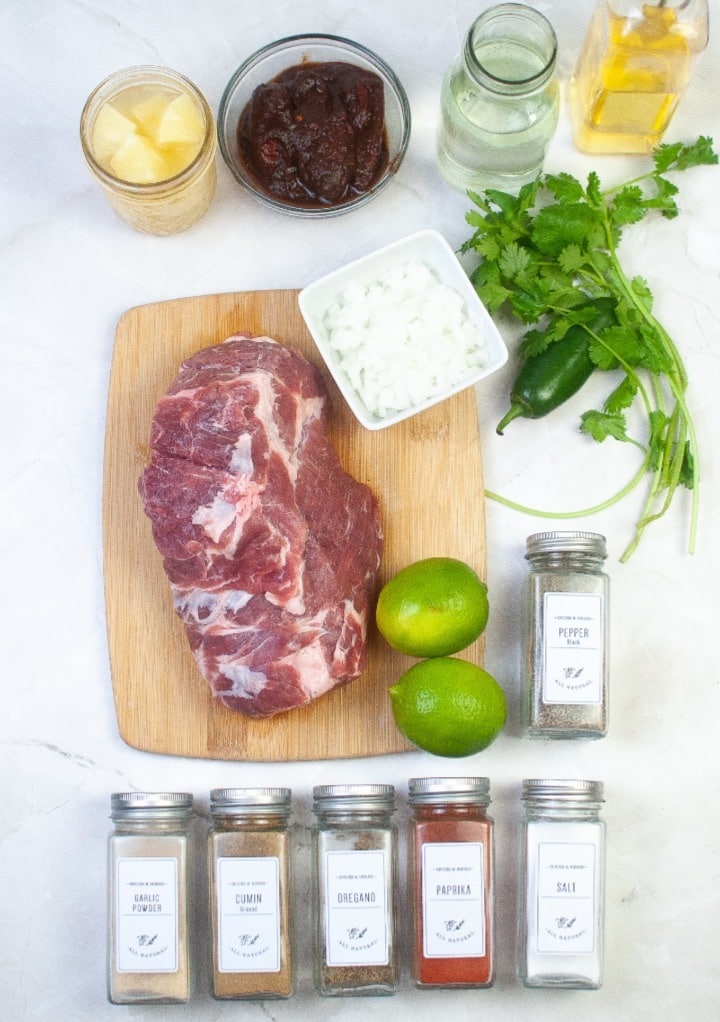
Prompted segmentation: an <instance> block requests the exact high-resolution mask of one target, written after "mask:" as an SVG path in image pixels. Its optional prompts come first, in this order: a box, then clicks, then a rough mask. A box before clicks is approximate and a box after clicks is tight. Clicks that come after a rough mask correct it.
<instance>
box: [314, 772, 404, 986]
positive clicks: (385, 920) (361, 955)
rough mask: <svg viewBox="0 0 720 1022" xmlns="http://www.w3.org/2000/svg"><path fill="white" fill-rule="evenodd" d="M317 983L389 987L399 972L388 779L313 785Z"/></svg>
mask: <svg viewBox="0 0 720 1022" xmlns="http://www.w3.org/2000/svg"><path fill="white" fill-rule="evenodd" d="M313 796H314V798H313V808H314V811H315V815H316V823H315V826H314V828H313V864H314V870H313V871H314V881H315V884H314V897H313V909H314V931H315V941H314V951H315V956H314V962H315V970H314V972H315V986H316V989H317V990H318V992H319V993H321V994H323V995H325V996H346V995H352V994H360V995H377V994H394V993H395V991H396V990H397V984H398V974H399V955H398V933H397V925H398V915H397V913H398V904H397V898H398V862H397V828H396V826H395V823H394V822H393V820H392V815H393V812H394V809H395V789H394V787H393V786H392V785H391V784H355V785H353V784H328V785H318V786H316V787H315V788H314V789H313Z"/></svg>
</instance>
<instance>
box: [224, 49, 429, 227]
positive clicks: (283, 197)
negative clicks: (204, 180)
mask: <svg viewBox="0 0 720 1022" xmlns="http://www.w3.org/2000/svg"><path fill="white" fill-rule="evenodd" d="M410 120H411V118H410V104H409V103H408V99H407V95H406V93H405V89H404V88H403V86H402V84H401V82H400V81H399V79H398V78H397V76H396V75H395V73H394V72H393V71H392V69H391V68H390V67H388V65H387V64H386V63H385V62H384V61H383V60H381V58H380V57H378V56H376V54H374V53H372V52H371V51H370V50H368V49H366V48H365V47H364V46H361V45H360V44H359V43H354V42H351V41H350V40H348V39H343V38H342V37H340V36H333V35H296V36H288V37H287V38H285V39H280V40H278V41H277V42H274V43H271V44H269V45H268V46H264V47H263V48H262V49H260V50H258V51H257V52H256V53H254V54H253V55H252V56H251V57H249V58H248V59H247V60H246V61H245V62H244V63H243V64H241V66H240V67H239V68H238V69H237V71H236V72H235V73H234V74H233V76H232V77H231V79H230V81H229V82H228V84H227V86H226V88H225V91H224V93H223V96H222V98H221V100H220V107H219V110H218V140H219V145H220V151H221V153H222V155H223V158H224V160H225V162H226V163H227V165H228V167H229V169H230V171H231V172H232V174H233V176H234V177H235V179H236V180H237V181H238V182H239V183H240V184H241V185H242V186H243V187H244V188H246V189H247V190H248V191H249V192H250V193H251V194H252V195H253V196H254V197H255V198H256V199H258V200H259V201H260V202H262V203H264V204H265V205H267V206H270V207H272V208H273V209H276V210H279V211H280V212H283V213H290V214H292V215H294V216H299V217H309V218H312V217H328V216H337V215H339V214H342V213H348V212H349V211H350V210H353V209H357V208H358V207H359V206H364V205H365V204H366V203H367V202H369V201H370V200H371V199H372V198H374V197H375V196H376V195H377V194H378V193H379V192H381V191H382V190H383V189H384V188H385V187H386V186H387V185H388V184H389V183H390V181H392V179H393V178H394V177H395V174H396V173H397V171H398V169H399V167H400V165H401V163H402V161H403V157H404V156H405V152H406V150H407V146H408V142H409V140H410Z"/></svg>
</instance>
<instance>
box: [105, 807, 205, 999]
mask: <svg viewBox="0 0 720 1022" xmlns="http://www.w3.org/2000/svg"><path fill="white" fill-rule="evenodd" d="M192 804H193V799H192V795H190V794H187V793H184V792H179V793H178V792H157V793H155V792H118V793H115V794H113V795H112V796H111V800H110V806H111V812H110V815H111V819H112V820H113V824H114V826H113V830H112V832H111V834H110V837H109V840H108V998H109V1000H110V1001H111V1002H112V1003H113V1004H149V1003H153V1002H154V1003H162V1004H173V1003H184V1002H186V1001H188V1000H189V999H190V994H191V967H190V962H191V956H190V948H189V937H190V934H189V918H190V913H189V890H188V887H189V884H188V876H189V847H190V841H191V834H190V825H191V820H192Z"/></svg>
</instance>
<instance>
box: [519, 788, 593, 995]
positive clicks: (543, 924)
mask: <svg viewBox="0 0 720 1022" xmlns="http://www.w3.org/2000/svg"><path fill="white" fill-rule="evenodd" d="M522 799H523V802H524V804H525V820H524V822H523V834H522V839H521V848H522V866H521V896H520V913H519V927H518V929H519V933H518V948H519V962H518V973H519V976H520V979H521V980H522V982H523V983H524V984H525V986H528V987H568V988H586V989H591V990H595V989H597V988H598V987H599V986H600V985H601V983H602V976H603V945H604V911H605V823H604V821H603V820H602V819H601V818H600V807H601V805H602V803H603V801H604V799H603V785H602V782H601V781H580V780H565V779H563V780H526V781H523V785H522Z"/></svg>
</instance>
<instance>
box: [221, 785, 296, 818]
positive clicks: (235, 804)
mask: <svg viewBox="0 0 720 1022" xmlns="http://www.w3.org/2000/svg"><path fill="white" fill-rule="evenodd" d="M291 800H292V792H291V790H290V788H213V790H212V791H211V792H210V812H211V813H212V815H213V816H231V815H233V814H234V813H250V814H252V813H257V814H258V815H260V814H268V813H270V814H273V815H278V816H283V815H287V814H288V813H289V812H290V804H291Z"/></svg>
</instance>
